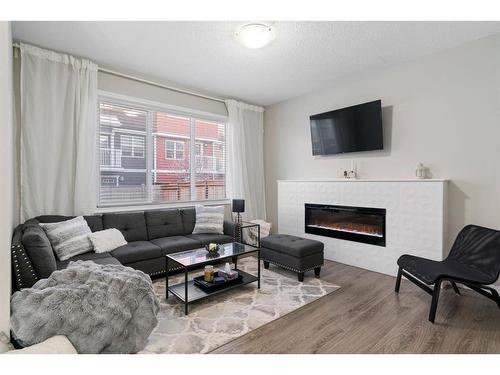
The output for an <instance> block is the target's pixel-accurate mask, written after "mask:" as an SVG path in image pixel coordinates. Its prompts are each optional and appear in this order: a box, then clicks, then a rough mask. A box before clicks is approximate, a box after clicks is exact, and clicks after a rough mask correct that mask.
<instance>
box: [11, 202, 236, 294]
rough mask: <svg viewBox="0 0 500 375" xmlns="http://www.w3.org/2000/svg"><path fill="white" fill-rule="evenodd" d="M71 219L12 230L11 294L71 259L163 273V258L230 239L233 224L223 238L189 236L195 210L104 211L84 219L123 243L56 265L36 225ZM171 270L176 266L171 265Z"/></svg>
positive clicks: (45, 218) (41, 218) (53, 219)
mask: <svg viewBox="0 0 500 375" xmlns="http://www.w3.org/2000/svg"><path fill="white" fill-rule="evenodd" d="M71 218H72V216H71V217H70V216H58V215H44V216H39V217H36V218H34V219H30V220H28V221H26V222H25V223H24V224H22V225H20V226H18V227H17V228H16V230H15V232H14V236H13V242H12V260H13V262H12V264H13V271H14V272H13V277H14V280H13V282H14V288H13V289H15V290H18V289H21V288H27V287H31V286H32V285H33V284H34V283H35V282H36V281H37V280H38V279H40V278H45V277H48V276H49V275H50V274H51V273H52V272H53V271H54V270H56V269H62V268H65V267H67V265H68V264H69V262H71V261H74V260H92V261H94V262H96V263H99V264H123V265H125V266H128V267H132V268H135V269H138V270H141V271H143V272H145V273H147V274H149V275H150V276H156V275H161V274H164V273H165V255H166V254H169V253H174V252H177V251H182V250H191V249H196V248H200V247H203V246H204V245H205V244H208V243H211V242H213V243H228V242H232V241H233V237H234V225H233V223H231V222H228V221H225V222H224V234H192V232H193V229H194V226H195V221H196V214H195V209H194V207H188V208H179V209H177V208H175V209H164V210H154V211H145V212H133V213H105V214H102V215H92V216H84V218H85V220H86V221H87V223H88V225H89V227H90V229H91V230H92V232H96V231H100V230H103V229H109V228H116V229H118V230H120V232H122V234H123V236H124V237H125V239H126V240H127V242H128V244H127V245H125V246H121V247H119V248H117V249H115V250H113V251H111V252H110V253H102V254H97V253H95V252H89V253H85V254H81V255H77V256H75V257H73V258H71V259H69V260H66V261H59V260H58V259H57V257H56V256H55V254H54V252H53V250H52V247H51V245H50V242H49V240H48V238H47V236H46V235H45V232H44V231H43V229H42V228H41V227H40V226H39V225H38V223H40V222H41V223H50V222H59V221H64V220H68V219H71ZM172 267H173V268H171V269H170V270H173V269H174V267H175V266H172Z"/></svg>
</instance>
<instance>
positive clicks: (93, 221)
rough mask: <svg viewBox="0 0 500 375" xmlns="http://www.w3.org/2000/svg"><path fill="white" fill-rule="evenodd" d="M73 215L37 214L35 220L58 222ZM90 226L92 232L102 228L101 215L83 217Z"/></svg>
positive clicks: (71, 217)
mask: <svg viewBox="0 0 500 375" xmlns="http://www.w3.org/2000/svg"><path fill="white" fill-rule="evenodd" d="M74 218H75V216H63V215H42V216H37V217H36V220H38V221H39V222H40V223H59V222H61V221H66V220H70V219H74ZM83 218H84V219H85V221H86V222H87V224H88V225H89V227H90V230H91V231H92V232H98V231H100V230H103V229H104V228H103V224H102V216H101V215H89V216H84V217H83Z"/></svg>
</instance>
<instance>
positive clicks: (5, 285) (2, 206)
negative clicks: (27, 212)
mask: <svg viewBox="0 0 500 375" xmlns="http://www.w3.org/2000/svg"><path fill="white" fill-rule="evenodd" d="M12 138H13V123H12V37H11V31H10V23H9V22H4V21H0V150H2V157H1V158H0V176H2V177H1V178H2V183H1V184H0V213H1V215H0V331H3V332H5V333H6V334H7V335H9V319H10V284H11V273H10V272H11V268H10V242H11V237H12V229H13V228H12V226H13V206H14V203H13V201H14V200H13V174H12V170H13V168H12V160H13V157H12V156H13V155H12V154H13V147H12V143H13V141H12Z"/></svg>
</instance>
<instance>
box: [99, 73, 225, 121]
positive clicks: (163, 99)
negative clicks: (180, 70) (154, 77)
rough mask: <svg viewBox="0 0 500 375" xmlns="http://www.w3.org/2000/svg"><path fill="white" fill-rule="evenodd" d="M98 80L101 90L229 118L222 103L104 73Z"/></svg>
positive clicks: (100, 74)
mask: <svg viewBox="0 0 500 375" xmlns="http://www.w3.org/2000/svg"><path fill="white" fill-rule="evenodd" d="M97 78H98V79H97V85H98V86H99V90H104V91H109V92H112V93H115V94H121V95H127V96H132V97H136V98H140V99H146V100H151V101H154V102H160V103H164V104H169V105H174V106H179V107H184V108H189V109H194V110H197V111H202V112H208V113H213V114H216V115H220V116H227V110H226V105H225V104H224V103H222V102H218V101H214V100H210V99H205V98H200V97H198V96H193V95H189V94H183V93H179V92H176V91H171V90H166V89H163V88H161V87H156V86H152V85H148V84H145V83H141V82H137V81H133V80H130V79H126V78H123V77H118V76H115V75H112V74H108V73H104V72H99V74H98V77H97Z"/></svg>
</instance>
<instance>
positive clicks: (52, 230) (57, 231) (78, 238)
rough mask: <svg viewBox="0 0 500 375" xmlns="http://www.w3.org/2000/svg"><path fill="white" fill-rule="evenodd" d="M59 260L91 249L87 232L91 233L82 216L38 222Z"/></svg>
mask: <svg viewBox="0 0 500 375" xmlns="http://www.w3.org/2000/svg"><path fill="white" fill-rule="evenodd" d="M40 226H41V227H42V228H43V230H44V231H45V233H46V234H47V237H48V238H49V240H50V244H51V245H52V248H53V249H54V252H55V253H56V255H57V258H58V259H59V260H66V259H69V258H71V257H74V256H75V255H78V254H83V253H87V252H89V251H92V242H90V240H89V237H88V236H89V234H90V233H92V231H91V230H90V228H89V226H88V224H87V222H86V221H85V220H84V218H83V217H82V216H77V217H75V218H74V219H70V220H65V221H61V222H58V223H40Z"/></svg>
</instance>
